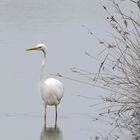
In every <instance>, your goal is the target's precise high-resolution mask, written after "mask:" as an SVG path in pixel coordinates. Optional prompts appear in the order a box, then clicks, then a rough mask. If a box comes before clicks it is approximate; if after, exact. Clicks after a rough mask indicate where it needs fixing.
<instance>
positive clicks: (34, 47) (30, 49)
mask: <svg viewBox="0 0 140 140" xmlns="http://www.w3.org/2000/svg"><path fill="white" fill-rule="evenodd" d="M38 48H39V47H38V46H36V45H35V46H32V47H31V48H28V49H26V51H32V50H37V49H38Z"/></svg>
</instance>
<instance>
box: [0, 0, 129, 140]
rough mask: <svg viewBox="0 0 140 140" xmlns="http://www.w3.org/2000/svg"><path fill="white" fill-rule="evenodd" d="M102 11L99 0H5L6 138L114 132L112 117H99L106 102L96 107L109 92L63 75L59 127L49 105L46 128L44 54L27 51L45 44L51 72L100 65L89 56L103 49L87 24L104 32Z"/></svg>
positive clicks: (0, 21)
mask: <svg viewBox="0 0 140 140" xmlns="http://www.w3.org/2000/svg"><path fill="white" fill-rule="evenodd" d="M97 11H98V12H97ZM97 13H99V15H98V14H97ZM101 13H102V10H101V9H100V4H99V3H98V1H89V2H87V1H84V0H78V1H75V0H71V1H68V0H60V1H56V0H40V1H39V0H24V1H22V0H1V1H0V42H1V44H0V49H1V50H0V64H1V69H0V84H1V87H0V139H4V140H7V139H12V140H19V139H20V140H25V139H26V140H29V139H30V140H39V139H40V140H56V139H57V140H61V139H63V140H90V139H94V138H95V137H96V136H105V135H109V132H110V131H111V129H112V128H111V127H110V126H109V125H108V124H107V122H104V121H95V118H96V117H97V116H98V113H99V112H100V111H102V110H101V108H103V106H96V107H90V106H91V105H93V104H96V103H98V100H99V96H100V95H102V93H104V91H103V90H101V89H97V88H95V87H90V86H86V85H82V84H80V83H75V82H73V81H69V80H67V79H60V80H61V81H62V82H63V83H64V87H65V95H64V97H63V99H62V102H61V104H60V105H59V107H58V128H57V129H53V128H54V108H53V107H49V108H48V113H47V116H48V118H47V129H44V123H43V110H44V108H43V104H42V100H41V97H40V93H39V90H38V81H39V72H40V61H41V54H40V53H35V52H33V53H27V52H25V49H26V48H28V47H30V46H32V45H34V44H36V43H40V42H42V43H45V44H46V45H47V47H48V63H47V68H46V75H47V77H52V74H56V73H58V72H60V73H62V74H64V75H66V76H69V77H76V78H81V77H77V76H76V75H74V74H72V73H71V72H70V70H69V69H70V68H71V67H73V66H77V67H80V68H84V69H86V70H89V71H92V70H96V69H97V68H98V67H97V66H98V64H97V63H96V62H94V65H93V60H91V59H89V58H88V57H87V56H85V55H84V52H85V51H89V52H93V55H94V54H96V53H97V52H96V51H98V50H99V49H98V47H96V46H98V45H97V42H96V41H95V40H94V39H93V38H92V37H91V36H90V35H89V34H88V31H87V29H86V28H85V27H86V26H87V27H90V28H91V29H92V30H94V32H97V33H99V34H100V33H101V30H103V29H106V27H104V26H102V23H104V21H103V20H101V19H102V16H101ZM97 23H98V24H97ZM83 25H84V26H83ZM82 80H83V79H82ZM78 95H81V96H87V97H92V98H91V99H86V98H82V97H79V96H78ZM123 135H125V137H124V136H123ZM127 135H128V133H127V132H126V133H124V132H123V133H122V137H123V138H122V139H123V140H125V139H126V140H129V139H128V138H129V136H128V137H127Z"/></svg>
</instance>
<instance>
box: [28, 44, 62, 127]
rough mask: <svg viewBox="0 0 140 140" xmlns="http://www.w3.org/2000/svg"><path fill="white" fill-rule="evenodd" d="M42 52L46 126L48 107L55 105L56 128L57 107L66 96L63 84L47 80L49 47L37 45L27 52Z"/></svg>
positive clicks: (42, 93)
mask: <svg viewBox="0 0 140 140" xmlns="http://www.w3.org/2000/svg"><path fill="white" fill-rule="evenodd" d="M32 50H37V51H42V52H43V56H44V57H43V60H42V65H41V73H40V89H41V97H42V99H43V101H44V105H45V112H44V123H45V125H46V109H47V105H54V106H55V127H56V124H57V105H58V104H59V103H60V101H61V98H62V97H63V94H64V88H63V84H62V83H61V82H60V81H59V80H57V79H54V78H49V79H47V80H45V64H46V61H47V47H46V46H45V45H44V44H42V43H40V44H37V45H35V46H33V47H31V48H29V49H26V51H32Z"/></svg>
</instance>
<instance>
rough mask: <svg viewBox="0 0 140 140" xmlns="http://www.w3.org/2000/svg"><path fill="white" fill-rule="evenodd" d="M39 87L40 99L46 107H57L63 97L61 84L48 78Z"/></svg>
mask: <svg viewBox="0 0 140 140" xmlns="http://www.w3.org/2000/svg"><path fill="white" fill-rule="evenodd" d="M42 84H43V85H41V97H42V99H43V101H44V102H45V104H47V105H57V104H59V103H60V101H61V98H62V97H63V93H64V88H63V84H62V83H61V82H60V81H59V80H57V79H54V78H49V79H47V80H45V81H44V83H42Z"/></svg>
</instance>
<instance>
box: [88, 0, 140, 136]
mask: <svg viewBox="0 0 140 140" xmlns="http://www.w3.org/2000/svg"><path fill="white" fill-rule="evenodd" d="M111 2H112V3H113V5H114V8H115V10H116V11H117V14H115V13H114V14H112V12H110V10H109V9H108V8H107V7H106V6H103V8H104V10H105V11H106V13H107V18H106V19H107V21H108V23H109V24H110V25H111V27H112V28H113V29H114V32H113V34H112V38H113V39H112V40H113V41H112V42H111V43H110V42H105V41H99V43H100V44H101V45H103V46H104V47H105V50H104V52H103V53H102V55H105V59H104V60H103V61H102V62H101V64H100V68H99V71H98V73H97V74H96V75H95V76H94V81H96V84H97V85H99V86H103V87H105V88H106V89H108V90H110V91H111V94H110V96H109V97H104V98H103V100H104V101H105V102H108V103H109V106H108V108H107V112H105V113H107V114H108V115H109V116H110V117H111V118H113V119H114V120H115V121H116V124H117V125H118V126H119V127H122V128H127V129H129V130H130V131H131V132H132V134H134V135H135V136H136V139H140V17H139V14H140V11H139V8H140V7H139V3H140V1H139V0H138V1H133V0H130V1H129V2H130V4H131V2H132V3H133V4H136V7H137V9H136V10H135V11H131V13H132V15H129V14H127V13H125V12H124V11H123V10H122V9H121V8H120V6H119V4H118V3H117V2H116V1H115V0H111ZM90 76H92V75H90ZM92 77H93V76H92Z"/></svg>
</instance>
